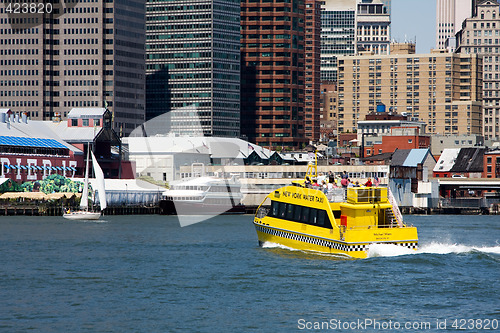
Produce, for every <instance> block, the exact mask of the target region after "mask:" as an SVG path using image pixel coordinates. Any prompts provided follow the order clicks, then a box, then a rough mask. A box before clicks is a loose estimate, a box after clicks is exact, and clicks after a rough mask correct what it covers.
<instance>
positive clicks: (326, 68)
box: [321, 1, 356, 81]
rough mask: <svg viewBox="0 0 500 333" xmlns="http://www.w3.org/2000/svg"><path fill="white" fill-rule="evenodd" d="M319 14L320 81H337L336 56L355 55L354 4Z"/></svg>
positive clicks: (326, 9) (326, 10)
mask: <svg viewBox="0 0 500 333" xmlns="http://www.w3.org/2000/svg"><path fill="white" fill-rule="evenodd" d="M353 3H354V5H353V7H352V9H344V10H335V9H332V10H330V9H329V8H328V7H326V8H325V10H323V11H322V12H321V80H322V81H337V65H338V64H337V56H339V55H354V54H355V53H356V4H355V1H353Z"/></svg>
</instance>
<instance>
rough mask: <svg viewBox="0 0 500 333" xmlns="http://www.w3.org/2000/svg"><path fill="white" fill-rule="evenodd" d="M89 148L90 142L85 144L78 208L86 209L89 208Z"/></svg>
mask: <svg viewBox="0 0 500 333" xmlns="http://www.w3.org/2000/svg"><path fill="white" fill-rule="evenodd" d="M89 150H90V144H89V145H87V160H86V162H85V181H84V183H83V191H82V198H81V199H80V208H81V209H84V210H88V208H89Z"/></svg>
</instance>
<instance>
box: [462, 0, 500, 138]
mask: <svg viewBox="0 0 500 333" xmlns="http://www.w3.org/2000/svg"><path fill="white" fill-rule="evenodd" d="M499 36H500V10H499V3H498V2H497V1H491V0H488V1H483V2H481V3H479V4H478V6H477V15H475V16H474V17H472V18H468V19H466V20H465V22H464V24H463V29H462V30H460V31H459V32H458V33H457V44H458V47H457V50H456V52H457V53H461V54H479V55H480V56H481V57H482V58H483V136H484V138H485V139H495V138H496V139H498V138H500V91H499V90H500V37H499Z"/></svg>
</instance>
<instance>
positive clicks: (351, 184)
mask: <svg viewBox="0 0 500 333" xmlns="http://www.w3.org/2000/svg"><path fill="white" fill-rule="evenodd" d="M347 187H354V183H353V182H351V180H350V179H349V178H348V179H347Z"/></svg>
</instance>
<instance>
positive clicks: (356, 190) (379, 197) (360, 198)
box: [347, 187, 388, 203]
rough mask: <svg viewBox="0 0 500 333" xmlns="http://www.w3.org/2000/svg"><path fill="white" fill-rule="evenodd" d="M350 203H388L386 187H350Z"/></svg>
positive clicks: (348, 198)
mask: <svg viewBox="0 0 500 333" xmlns="http://www.w3.org/2000/svg"><path fill="white" fill-rule="evenodd" d="M347 202H348V203H386V202H388V197H387V188H386V187H348V188H347Z"/></svg>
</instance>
